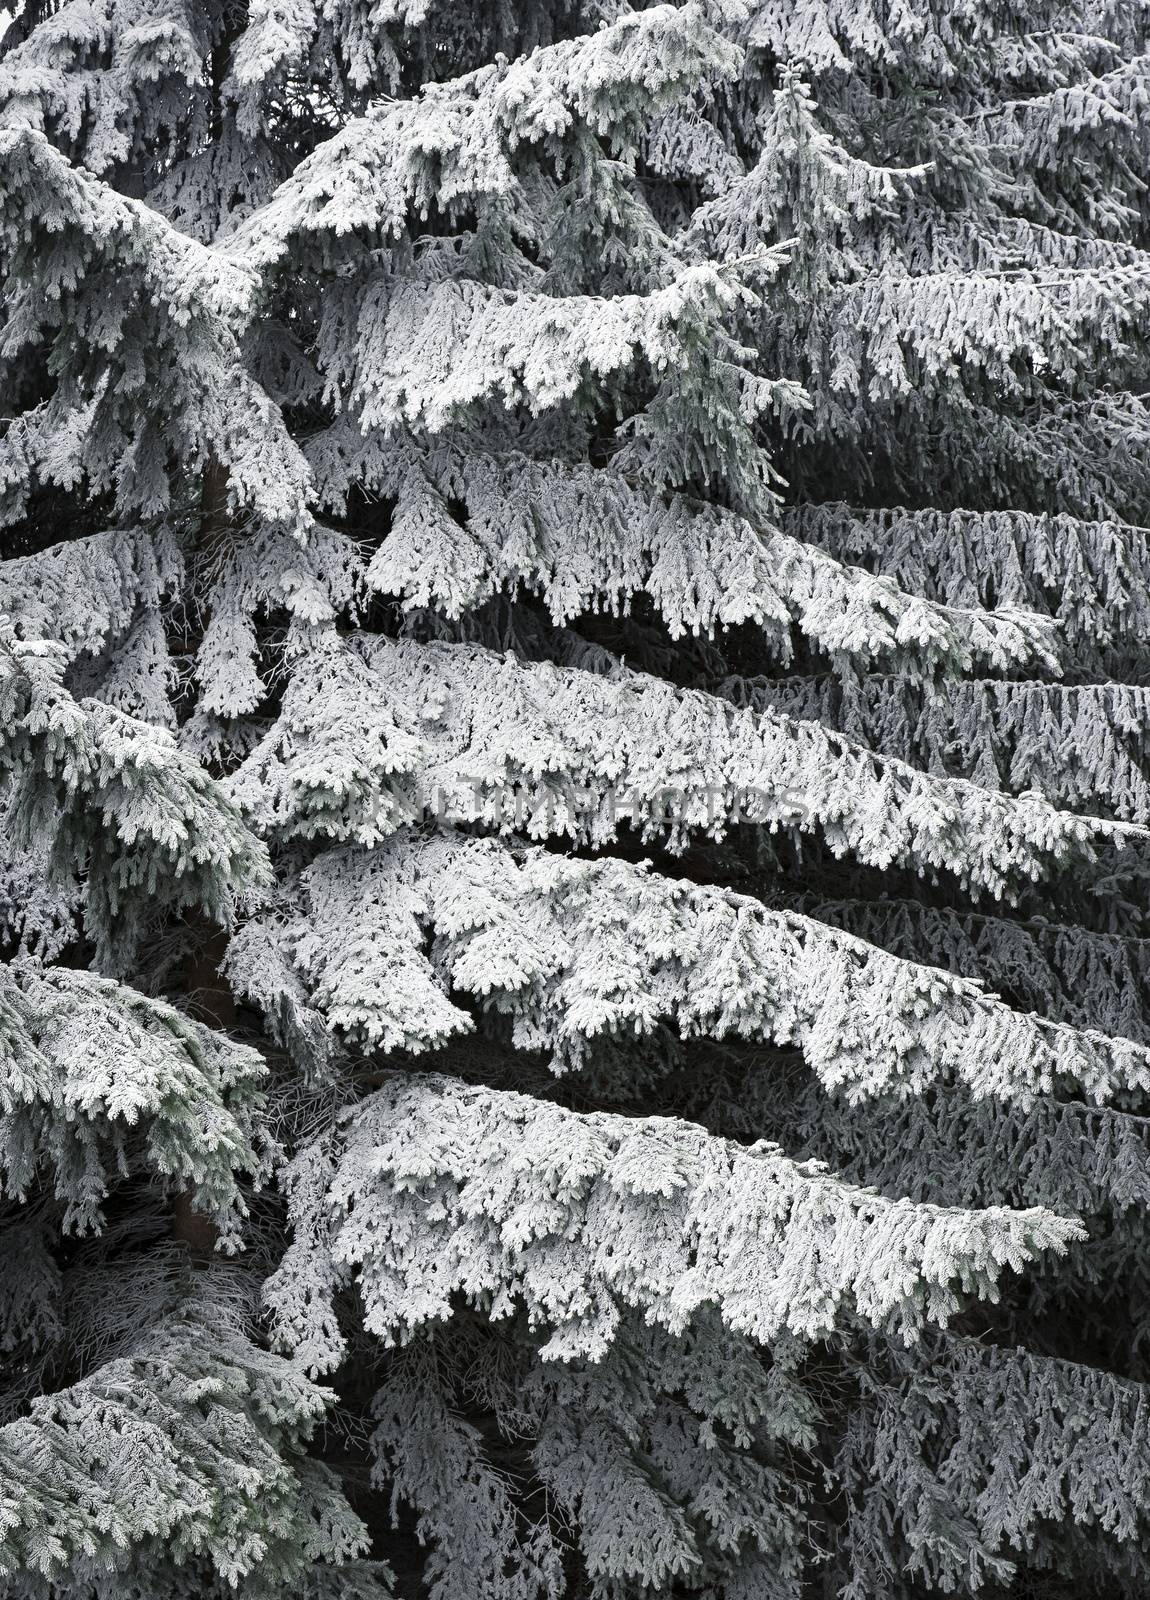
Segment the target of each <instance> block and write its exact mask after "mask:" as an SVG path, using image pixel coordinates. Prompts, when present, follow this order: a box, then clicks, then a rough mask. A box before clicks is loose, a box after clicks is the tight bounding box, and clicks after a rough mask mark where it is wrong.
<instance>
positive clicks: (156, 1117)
mask: <svg viewBox="0 0 1150 1600" xmlns="http://www.w3.org/2000/svg"><path fill="white" fill-rule="evenodd" d="M0 1064H2V1067H3V1074H2V1075H3V1087H2V1088H0V1112H2V1117H0V1187H2V1189H3V1192H4V1193H5V1194H6V1195H7V1196H9V1197H11V1198H13V1199H16V1200H21V1201H22V1200H25V1199H27V1198H28V1196H29V1194H30V1193H31V1192H32V1191H33V1188H34V1186H35V1185H36V1184H38V1183H39V1182H40V1181H42V1179H44V1176H45V1174H47V1175H48V1176H47V1180H46V1181H47V1182H48V1184H49V1186H50V1188H52V1189H54V1192H55V1194H56V1197H57V1199H58V1200H59V1201H60V1202H61V1203H62V1205H63V1208H64V1210H63V1226H64V1227H65V1228H66V1229H71V1230H74V1231H85V1230H93V1229H98V1228H99V1227H100V1225H101V1223H102V1221H103V1202H104V1201H105V1199H106V1197H107V1194H108V1191H109V1188H110V1186H111V1185H112V1184H114V1183H115V1181H116V1179H117V1178H118V1177H119V1176H122V1175H125V1174H126V1173H127V1172H128V1171H130V1170H140V1169H142V1170H143V1172H144V1173H150V1174H152V1175H154V1176H156V1177H158V1178H161V1179H166V1180H168V1182H169V1183H170V1184H171V1185H172V1186H173V1187H176V1188H189V1187H190V1188H191V1189H192V1190H193V1192H194V1194H195V1199H196V1204H197V1206H198V1207H199V1208H200V1209H201V1210H202V1211H203V1212H204V1214H205V1215H208V1216H211V1217H213V1218H214V1219H215V1220H216V1222H217V1223H218V1225H219V1227H220V1229H221V1230H222V1238H223V1240H224V1242H225V1244H228V1245H230V1246H231V1247H233V1248H234V1247H235V1246H236V1245H237V1244H238V1243H239V1232H238V1224H239V1220H240V1218H241V1217H242V1216H243V1214H244V1211H245V1206H244V1203H243V1200H242V1198H241V1195H240V1191H239V1187H238V1179H239V1175H240V1174H241V1173H248V1174H255V1173H256V1172H258V1171H259V1169H260V1168H261V1164H262V1157H261V1155H260V1153H259V1151H258V1149H257V1146H258V1145H259V1143H260V1142H261V1138H262V1135H261V1133H260V1117H259V1113H260V1106H261V1093H260V1087H259V1086H260V1081H261V1079H262V1078H263V1076H264V1072H265V1068H264V1065H263V1060H262V1058H261V1056H260V1055H259V1053H258V1052H257V1051H255V1050H253V1049H251V1048H250V1047H248V1046H246V1045H240V1044H236V1043H234V1042H233V1041H232V1040H230V1039H228V1038H226V1037H225V1036H224V1035H223V1034H219V1033H214V1032H212V1030H211V1029H209V1028H206V1027H204V1026H203V1024H201V1023H198V1022H196V1021H194V1020H193V1019H192V1018H191V1017H188V1016H185V1015H184V1014H183V1013H182V1012H180V1011H176V1010H175V1009H174V1008H173V1007H172V1006H170V1005H166V1004H164V1003H163V1002H162V1001H158V1000H150V999H147V998H146V997H145V996H143V995H141V994H138V993H137V992H136V991H135V990H132V989H129V988H127V987H125V986H124V985H121V984H118V983H114V982H112V981H111V980H109V979H107V978H99V977H96V976H95V975H93V974H92V973H88V972H76V971H72V970H70V969H68V968H64V967H53V968H49V969H46V970H43V971H37V970H35V969H33V968H18V967H12V966H5V965H0Z"/></svg>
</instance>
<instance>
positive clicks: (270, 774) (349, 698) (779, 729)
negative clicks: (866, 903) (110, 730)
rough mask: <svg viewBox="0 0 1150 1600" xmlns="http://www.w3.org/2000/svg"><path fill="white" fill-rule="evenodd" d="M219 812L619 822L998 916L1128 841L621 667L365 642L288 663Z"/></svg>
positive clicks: (363, 837)
mask: <svg viewBox="0 0 1150 1600" xmlns="http://www.w3.org/2000/svg"><path fill="white" fill-rule="evenodd" d="M229 792H230V794H231V795H232V797H233V798H234V799H235V800H237V801H238V802H239V803H240V805H241V806H242V807H243V810H244V812H245V814H246V815H247V816H248V817H249V818H250V819H251V820H252V821H253V823H254V824H255V825H258V826H259V827H261V828H262V830H263V831H265V832H268V833H271V832H278V833H281V834H282V835H283V836H285V837H287V838H292V837H302V838H311V837H317V836H318V837H325V836H326V837H327V838H330V839H347V840H357V841H358V842H360V843H362V844H368V845H370V844H374V843H376V842H377V841H378V840H379V839H381V838H384V837H386V835H388V834H389V833H391V832H393V831H394V830H395V829H396V828H397V827H399V826H401V825H402V824H403V823H404V822H407V821H411V820H417V819H419V818H421V817H423V816H426V815H429V814H437V815H440V816H443V817H446V818H448V819H450V820H452V821H462V820H474V819H482V820H484V821H487V822H490V823H491V824H492V825H494V826H496V827H498V828H499V829H500V830H501V831H504V832H521V833H526V834H528V835H530V836H533V837H536V838H547V837H554V836H557V837H563V836H566V837H568V838H571V839H573V840H575V841H577V842H589V843H594V844H597V845H600V846H602V845H605V844H607V843H609V842H610V841H611V840H612V839H614V838H615V837H616V835H617V833H618V831H619V828H620V826H621V825H622V824H623V823H624V822H628V821H629V822H630V823H631V825H632V826H633V827H634V828H635V829H636V830H637V831H638V832H639V833H640V834H641V835H642V836H643V837H644V838H653V837H659V836H661V835H668V836H669V837H670V839H671V842H672V844H674V845H678V846H679V847H681V846H682V845H683V844H684V843H685V841H686V840H687V838H689V836H690V835H691V834H692V833H695V832H704V833H710V834H711V835H721V834H723V833H724V832H725V831H726V829H727V828H728V827H729V826H730V825H731V824H732V822H745V823H750V824H752V825H760V826H766V827H769V828H771V829H777V828H779V827H784V828H797V829H800V830H803V831H809V832H819V833H821V834H822V835H823V837H824V838H825V839H826V840H827V841H828V843H829V844H830V846H831V848H832V850H834V852H835V853H836V854H838V855H845V854H848V853H849V854H851V855H852V856H854V857H855V858H857V859H858V860H860V861H864V862H867V863H868V864H872V865H876V866H880V867H886V866H889V865H891V863H892V862H898V863H900V864H902V865H907V866H911V867H914V868H916V869H917V870H918V871H919V873H920V874H923V875H926V874H934V873H937V872H938V871H941V870H945V871H948V872H952V873H954V874H955V875H956V876H957V877H958V878H960V879H961V880H963V881H964V882H966V883H969V884H971V885H973V886H975V887H977V888H981V889H986V890H989V891H990V892H991V893H992V894H994V895H996V896H1002V895H1003V894H1007V895H1010V894H1011V893H1012V892H1013V891H1015V890H1016V889H1017V888H1018V886H1019V885H1021V884H1025V883H1027V882H1028V881H1032V880H1035V879H1037V878H1039V877H1040V876H1041V875H1042V874H1043V873H1044V872H1048V871H1050V870H1051V869H1053V868H1058V867H1061V866H1063V865H1065V864H1067V863H1069V862H1071V861H1073V860H1074V859H1079V860H1083V859H1090V858H1091V856H1092V854H1093V852H1094V850H1095V848H1096V846H1098V845H1100V844H1102V843H1103V841H1106V840H1114V839H1121V838H1124V837H1125V836H1126V834H1127V832H1128V831H1129V830H1125V829H1124V828H1123V827H1122V825H1121V824H1113V823H1107V822H1093V821H1090V820H1087V819H1083V818H1079V817H1075V816H1072V815H1070V814H1069V813H1064V812H1059V811H1056V810H1054V808H1053V807H1051V806H1050V805H1049V803H1048V802H1046V801H1044V800H1043V799H1042V798H1041V796H1039V795H1033V794H1032V795H1027V796H1024V797H1022V798H1021V799H1012V798H1010V797H1009V796H1006V795H1003V794H1000V793H997V792H995V791H994V790H991V789H983V788H979V787H977V786H976V785H974V784H970V783H967V782H965V781H962V780H958V779H951V778H946V777H942V778H939V777H935V776H933V775H927V774H925V773H922V772H918V771H916V770H914V769H913V768H912V767H909V766H907V765H905V764H904V763H902V762H899V761H895V760H887V759H883V758H881V757H879V756H876V755H874V754H872V753H871V752H869V751H868V750H866V749H865V748H864V747H861V746H858V745H853V744H851V743H850V742H849V741H847V740H845V739H842V738H838V737H836V736H835V735H834V734H833V733H828V732H827V731H826V730H825V729H824V728H823V727H822V726H821V725H820V724H818V723H817V722H811V721H801V720H796V719H793V718H791V717H788V716H786V715H783V714H780V713H776V712H773V711H749V710H737V709H735V708H734V707H732V706H730V705H729V704H727V703H725V702H724V700H723V699H722V698H720V697H717V696H712V695H707V694H704V693H702V692H700V691H698V690H692V689H676V688H674V687H672V686H671V685H669V684H667V683H665V682H663V680H662V679H659V678H655V677H651V676H648V675H647V674H643V673H636V672H630V671H628V670H626V669H623V668H621V667H620V668H618V669H617V670H616V672H615V673H614V674H613V675H612V676H610V677H607V676H601V675H598V674H596V673H592V672H587V671H583V670H581V669H579V668H569V667H557V666H553V665H551V664H549V663H542V664H538V665H534V666H532V665H525V664H524V663H522V662H521V661H519V660H518V659H517V658H515V657H514V656H511V655H507V656H503V657H501V656H499V655H496V654H495V653H493V652H490V651H487V650H483V649H480V648H478V647H476V646H471V645H451V644H441V643H431V644H418V643H414V642H410V641H403V642H395V641H392V640H387V639H383V638H380V637H378V636H373V635H368V634H360V635H354V636H353V637H352V639H351V641H350V643H349V644H344V643H343V642H342V641H341V640H340V639H338V638H336V637H334V636H331V635H329V636H328V637H327V638H326V639H321V640H319V641H316V642H315V643H314V644H313V646H312V648H309V649H306V651H305V653H303V654H302V655H301V656H300V658H299V660H298V662H297V664H296V667H295V672H294V676H293V679H292V683H291V685H290V686H289V688H288V690H287V693H286V694H285V696H284V701H283V706H282V710H281V713H280V716H279V718H278V719H277V721H276V722H275V723H274V724H273V726H272V728H271V729H270V731H269V732H268V734H267V735H266V737H265V738H264V739H263V740H261V742H260V744H259V745H257V746H256V748H255V749H254V750H253V751H252V753H251V755H250V756H249V757H248V758H247V760H246V761H245V762H244V764H243V766H242V767H241V768H240V770H239V772H238V773H237V774H236V776H235V777H234V778H233V779H232V780H230V784H229Z"/></svg>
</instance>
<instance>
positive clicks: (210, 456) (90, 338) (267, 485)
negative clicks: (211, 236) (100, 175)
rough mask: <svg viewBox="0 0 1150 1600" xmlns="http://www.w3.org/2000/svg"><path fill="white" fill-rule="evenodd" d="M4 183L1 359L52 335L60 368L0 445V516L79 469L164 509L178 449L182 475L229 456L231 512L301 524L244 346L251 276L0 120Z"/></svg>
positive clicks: (155, 509)
mask: <svg viewBox="0 0 1150 1600" xmlns="http://www.w3.org/2000/svg"><path fill="white" fill-rule="evenodd" d="M0 182H2V185H3V190H4V206H3V208H2V210H0V260H2V261H3V263H4V266H5V271H6V277H7V285H8V301H7V306H6V310H7V323H6V327H5V339H4V349H3V355H4V358H5V359H6V360H7V361H12V360H14V359H15V358H16V357H18V356H23V357H24V358H25V359H26V358H27V355H28V353H29V352H30V351H32V350H34V349H36V348H38V347H42V346H44V345H51V344H53V342H54V341H60V342H59V344H58V347H57V355H56V357H55V359H56V360H57V361H61V362H62V364H63V366H64V381H63V382H61V383H60V384H58V385H57V386H55V387H54V389H53V392H52V394H51V397H50V398H49V399H47V400H45V401H43V402H42V403H41V404H39V405H35V406H32V407H31V408H30V409H28V410H25V411H24V412H23V413H22V414H20V415H19V416H18V417H16V418H15V419H14V420H13V421H12V422H11V423H10V425H9V428H8V431H7V432H6V434H5V436H4V438H3V440H2V441H0V481H2V482H3V484H4V500H3V502H2V503H0V518H2V520H3V521H4V522H13V521H17V520H19V519H20V518H21V517H22V516H23V515H24V514H25V513H26V510H27V503H28V496H29V494H30V493H31V492H32V490H33V489H34V488H35V487H36V486H37V485H47V484H56V485H59V486H61V487H63V488H72V487H74V486H75V485H76V484H77V483H78V482H80V481H82V480H83V481H84V482H85V483H86V486H87V488H88V489H89V490H90V491H91V492H94V493H102V492H109V491H114V492H115V495H116V499H117V504H118V507H119V509H120V511H121V512H122V513H123V514H124V516H125V518H126V519H127V520H130V519H131V518H133V517H134V516H136V515H138V516H140V517H144V518H150V517H157V516H160V517H163V516H166V515H168V514H169V513H170V511H171V509H172V507H173V503H174V497H173V483H172V481H171V479H170V465H171V463H170V460H169V456H170V455H171V454H173V453H174V454H175V455H176V456H177V457H178V458H179V459H180V460H181V461H182V463H183V465H184V468H185V470H186V469H188V468H191V469H192V470H193V471H195V470H197V469H198V470H199V471H203V470H204V469H205V468H207V467H208V466H209V464H211V463H213V462H216V463H219V464H220V465H222V466H224V467H226V468H227V471H228V480H227V487H228V496H229V500H230V503H231V504H232V506H233V508H234V509H235V510H236V511H238V512H240V513H242V514H245V515H250V516H253V517H255V518H256V519H259V520H263V521H266V522H269V523H271V524H273V525H277V526H279V525H282V526H284V527H286V528H288V529H289V530H291V531H294V532H296V533H297V534H300V533H302V532H303V531H304V530H306V528H307V526H308V521H309V517H308V512H307V505H306V502H307V497H308V493H309V489H310V482H309V477H308V472H307V467H306V464H305V462H304V460H303V457H302V455H301V453H300V451H299V448H298V446H297V445H296V444H295V442H294V441H293V440H292V439H291V438H290V437H289V435H288V432H287V428H286V425H285V423H284V419H283V416H282V415H281V413H280V411H279V409H278V407H276V406H275V405H274V404H273V403H272V402H271V400H270V399H269V398H268V396H267V395H266V394H265V393H264V392H263V391H262V390H261V389H260V387H259V385H258V384H256V383H255V382H254V381H253V379H252V378H251V376H250V374H249V372H248V370H247V366H246V364H245V360H244V355H243V352H242V349H241V345H240V338H241V336H242V335H243V333H244V331H245V329H246V328H247V326H248V323H249V322H250V320H251V318H252V315H253V313H254V310H255V297H256V292H257V288H258V281H257V277H256V274H255V273H254V272H253V271H252V270H251V269H250V268H248V267H246V266H244V265H243V264H241V263H238V262H235V261H231V260H228V259H225V258H224V257H223V256H222V255H220V254H219V253H217V252H215V251H213V250H211V249H209V248H207V247H206V246H204V245H202V244H199V243H197V242H196V241H195V240H194V239H191V238H189V237H188V236H187V235H185V234H182V233H180V232H178V231H177V230H176V229H174V228H172V227H171V226H170V225H169V224H168V223H167V222H166V221H165V220H164V219H163V218H162V217H161V216H160V215H159V213H158V212H156V211H153V210H152V209H151V208H150V207H149V206H147V205H146V204H144V203H143V202H142V201H138V200H133V199H129V198H127V197H125V196H123V195H121V194H118V193H117V192H116V190H115V189H113V188H112V187H111V186H110V185H108V184H106V183H103V182H101V181H100V180H99V179H97V178H94V177H93V176H92V175H91V174H90V173H87V172H84V171H82V170H80V169H78V168H74V167H70V166H69V165H68V163H67V161H66V160H65V159H64V157H63V156H61V155H60V153H59V152H58V151H57V150H55V149H54V148H53V147H52V146H51V145H50V144H49V143H48V141H47V140H46V139H45V138H44V136H43V135H42V134H39V133H36V132H34V131H32V130H30V129H27V128H22V129H16V130H10V131H5V130H3V129H0ZM63 330H66V335H65V333H64V331H63ZM65 349H66V350H67V359H66V361H63V357H62V352H63V351H64V350H65ZM177 509H185V508H184V507H182V506H177Z"/></svg>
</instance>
